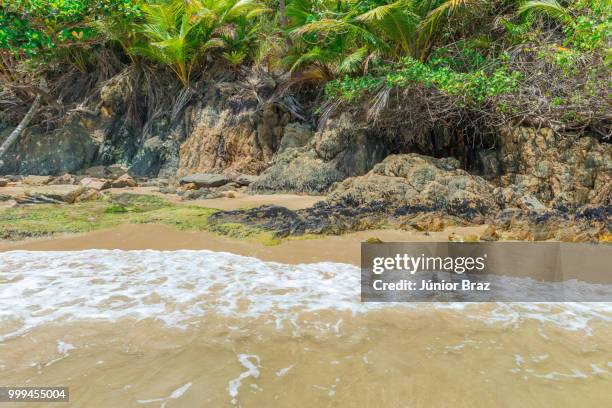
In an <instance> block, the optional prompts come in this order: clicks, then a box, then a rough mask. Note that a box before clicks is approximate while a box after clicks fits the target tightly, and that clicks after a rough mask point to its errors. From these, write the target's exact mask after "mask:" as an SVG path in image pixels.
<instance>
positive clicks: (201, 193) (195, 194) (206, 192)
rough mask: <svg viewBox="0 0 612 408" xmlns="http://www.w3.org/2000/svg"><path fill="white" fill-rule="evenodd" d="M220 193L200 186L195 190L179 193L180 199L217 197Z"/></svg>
mask: <svg viewBox="0 0 612 408" xmlns="http://www.w3.org/2000/svg"><path fill="white" fill-rule="evenodd" d="M217 197H220V194H219V193H217V192H216V191H214V190H211V189H209V188H200V189H197V190H187V191H185V193H184V194H183V195H181V199H182V200H200V199H207V198H217Z"/></svg>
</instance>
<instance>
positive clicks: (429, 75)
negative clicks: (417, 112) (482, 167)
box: [325, 57, 521, 103]
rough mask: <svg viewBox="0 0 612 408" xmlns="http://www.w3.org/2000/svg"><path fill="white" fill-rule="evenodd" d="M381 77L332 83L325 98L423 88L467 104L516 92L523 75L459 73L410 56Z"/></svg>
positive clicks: (349, 98)
mask: <svg viewBox="0 0 612 408" xmlns="http://www.w3.org/2000/svg"><path fill="white" fill-rule="evenodd" d="M379 71H380V75H379V76H371V75H367V76H362V77H357V78H350V77H345V78H343V79H340V80H334V81H331V82H330V83H329V84H328V85H327V87H326V89H325V90H326V95H327V96H328V97H330V98H339V99H342V100H344V101H346V102H352V101H355V100H358V99H360V98H362V97H367V96H368V95H369V94H371V93H372V92H374V91H375V90H377V89H379V88H381V87H389V88H409V87H414V86H424V87H426V88H431V89H435V90H437V91H440V92H443V93H444V94H446V95H449V96H461V97H462V98H464V99H465V100H466V101H468V102H472V103H480V102H483V101H485V100H486V99H487V98H490V97H494V96H497V95H502V94H507V93H510V92H512V91H514V90H515V89H517V87H518V85H519V82H520V79H521V74H520V73H518V72H510V71H508V69H507V68H505V67H501V68H497V69H495V70H493V71H492V72H489V73H487V72H486V71H485V70H482V69H479V70H475V71H470V72H458V71H455V70H453V69H451V68H448V67H445V66H433V67H432V66H430V65H428V64H424V63H422V62H420V61H418V60H415V59H414V58H411V57H405V58H404V59H402V61H401V62H399V63H397V64H393V65H392V66H388V67H384V68H381V69H380V70H379Z"/></svg>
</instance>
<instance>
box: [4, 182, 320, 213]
mask: <svg viewBox="0 0 612 408" xmlns="http://www.w3.org/2000/svg"><path fill="white" fill-rule="evenodd" d="M58 186H59V185H58ZM37 187H41V186H30V185H10V186H7V187H2V188H0V193H1V194H6V195H9V196H12V197H15V196H19V195H22V194H24V193H26V192H28V191H36V188H37ZM45 187H46V186H45ZM102 192H103V193H105V194H107V193H110V194H124V193H128V194H146V195H154V196H157V197H161V198H163V199H165V200H168V201H169V202H171V203H174V204H185V205H201V206H203V207H210V208H217V209H219V210H226V211H228V210H237V209H239V208H252V207H257V206H260V205H278V206H281V207H286V208H288V209H290V210H300V209H302V208H308V207H312V206H313V205H314V204H315V203H316V202H318V201H321V200H322V199H324V198H325V197H324V196H314V195H302V194H254V195H249V194H245V193H241V192H233V195H234V197H233V198H229V197H220V198H212V199H201V200H181V197H180V196H178V195H177V194H163V193H160V192H159V187H131V188H130V187H128V188H109V189H107V190H103V191H102ZM13 203H14V201H12V200H9V201H4V202H0V209H1V208H2V207H8V206H11V205H13Z"/></svg>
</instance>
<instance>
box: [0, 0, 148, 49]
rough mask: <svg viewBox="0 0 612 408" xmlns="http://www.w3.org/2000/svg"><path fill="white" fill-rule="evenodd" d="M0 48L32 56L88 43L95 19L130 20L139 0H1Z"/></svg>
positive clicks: (93, 36) (135, 14) (137, 10)
mask: <svg viewBox="0 0 612 408" xmlns="http://www.w3.org/2000/svg"><path fill="white" fill-rule="evenodd" d="M1 3H2V7H0V49H5V50H8V51H9V52H12V53H14V54H17V55H26V56H30V57H31V56H35V55H38V54H45V53H47V52H49V51H51V50H54V49H57V48H58V47H70V46H72V47H75V46H82V45H84V44H91V43H92V42H94V41H95V40H96V39H97V38H98V36H99V32H98V31H97V30H96V29H95V27H94V26H93V25H92V23H93V22H95V21H100V20H104V19H113V20H117V21H131V20H134V19H136V18H138V16H139V15H140V0H2V2H1Z"/></svg>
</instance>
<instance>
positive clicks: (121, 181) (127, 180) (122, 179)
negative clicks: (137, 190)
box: [111, 174, 138, 188]
mask: <svg viewBox="0 0 612 408" xmlns="http://www.w3.org/2000/svg"><path fill="white" fill-rule="evenodd" d="M136 186H138V183H136V180H134V179H133V178H132V177H131V176H130V175H129V174H124V175H122V176H119V177H118V178H117V179H115V180H113V181H112V182H111V187H114V188H125V187H136Z"/></svg>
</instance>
